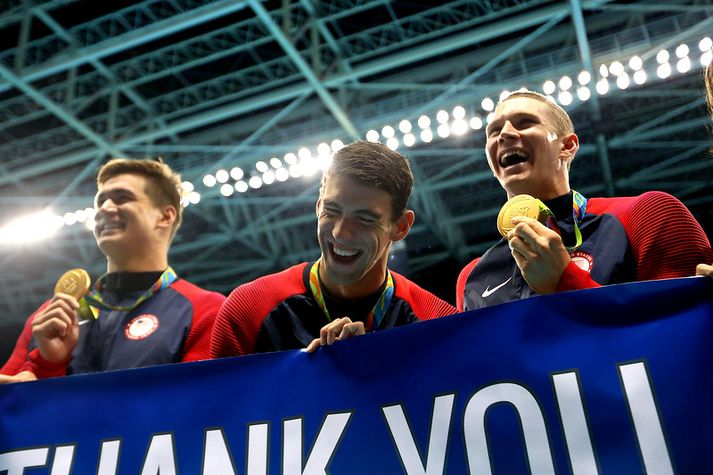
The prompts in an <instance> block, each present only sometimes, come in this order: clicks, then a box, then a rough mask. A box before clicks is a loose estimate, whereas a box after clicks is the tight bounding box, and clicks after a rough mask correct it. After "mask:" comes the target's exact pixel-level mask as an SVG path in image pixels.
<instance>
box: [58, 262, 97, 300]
mask: <svg viewBox="0 0 713 475" xmlns="http://www.w3.org/2000/svg"><path fill="white" fill-rule="evenodd" d="M90 283H91V279H90V278H89V274H88V273H87V271H85V270H84V269H70V270H68V271H67V272H65V273H64V274H62V277H60V278H59V280H57V283H56V284H55V286H54V293H55V294H56V293H58V292H61V293H63V294H67V295H71V296H72V297H74V298H75V300H77V301H78V300H79V299H81V298H82V297H84V296H85V295H87V292H89V284H90Z"/></svg>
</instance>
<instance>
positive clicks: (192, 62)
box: [0, 0, 713, 338]
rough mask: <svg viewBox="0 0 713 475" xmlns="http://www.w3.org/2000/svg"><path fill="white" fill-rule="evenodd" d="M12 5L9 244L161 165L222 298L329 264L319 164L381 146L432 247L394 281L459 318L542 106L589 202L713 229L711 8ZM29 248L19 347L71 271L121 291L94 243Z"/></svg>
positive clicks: (16, 287)
mask: <svg viewBox="0 0 713 475" xmlns="http://www.w3.org/2000/svg"><path fill="white" fill-rule="evenodd" d="M3 3H4V5H3V8H2V9H0V10H2V11H3V13H1V14H0V31H1V32H2V38H3V40H2V43H3V44H2V49H1V51H0V203H1V204H2V206H0V225H2V224H4V223H7V222H9V221H10V220H12V219H13V218H16V217H19V216H23V215H26V214H28V213H32V212H37V211H40V210H43V209H51V210H52V211H53V212H54V213H57V214H59V215H60V216H63V215H65V214H67V217H66V219H67V223H69V222H71V221H72V220H76V219H79V220H82V219H84V218H85V216H83V215H82V213H80V214H79V215H77V214H74V213H75V211H76V210H84V209H85V208H88V207H89V208H90V207H91V206H92V201H93V196H94V192H95V184H94V176H95V173H96V171H97V169H98V166H99V165H100V164H102V163H103V162H104V161H106V160H107V159H108V158H109V157H112V156H126V157H135V158H139V157H152V156H161V157H163V158H164V160H165V161H167V162H168V163H169V164H170V165H171V166H172V167H173V168H174V169H176V170H178V171H180V172H181V174H182V176H183V178H184V179H185V180H187V181H190V182H191V183H192V184H193V188H194V191H195V192H196V193H198V194H199V195H200V201H199V202H197V203H195V204H190V205H189V206H188V207H187V208H186V210H185V212H186V216H185V222H184V225H183V227H182V229H181V230H180V231H179V235H178V236H177V238H176V240H175V242H174V245H173V248H172V252H171V261H172V263H173V265H174V267H175V268H176V269H177V270H178V272H179V274H181V275H182V276H184V277H186V278H189V279H190V280H192V281H193V282H196V283H198V284H200V285H203V286H205V287H208V288H212V289H215V290H219V291H222V292H226V293H227V292H229V291H230V290H231V289H232V288H233V287H235V286H236V285H237V284H239V283H241V282H244V281H247V280H250V279H253V278H255V277H257V276H259V275H262V274H265V273H269V272H272V271H274V270H277V269H280V268H283V267H286V266H288V265H290V264H293V263H296V262H300V261H302V260H305V259H313V258H315V257H316V256H318V252H319V251H318V247H317V243H316V239H315V216H314V202H315V199H316V195H317V189H318V176H319V173H315V169H316V166H317V165H316V163H315V161H316V162H318V161H319V160H318V159H319V156H320V153H322V154H323V153H324V152H325V147H328V146H337V145H338V144H339V142H341V143H348V142H350V141H352V140H355V139H357V138H364V137H366V136H367V133H369V137H370V138H374V139H378V140H383V141H387V140H389V139H390V141H391V144H392V145H393V146H398V147H399V150H400V151H401V152H403V153H404V154H405V155H406V156H408V157H409V158H410V160H411V164H412V166H413V170H414V174H415V176H416V186H415V189H414V193H413V196H412V200H411V207H412V208H414V209H415V211H416V215H417V220H416V225H415V227H414V229H413V230H412V232H411V234H410V235H409V236H408V238H407V239H406V242H405V246H404V247H400V248H398V249H395V253H394V254H395V259H397V260H398V261H399V262H398V265H400V266H402V268H404V269H406V273H407V274H408V275H410V276H412V277H413V278H414V279H415V280H416V281H417V282H420V283H421V284H422V285H424V286H425V287H427V288H432V289H433V290H435V291H437V292H438V293H441V295H443V296H444V297H445V298H448V299H449V300H451V301H452V300H453V292H454V290H453V284H454V282H455V277H456V275H457V272H458V271H459V269H460V267H461V266H462V265H463V264H465V262H466V261H467V260H468V258H469V257H472V256H474V255H478V254H480V253H482V252H483V251H484V250H485V249H487V248H488V247H489V246H490V245H491V244H492V243H493V242H494V241H495V240H496V239H497V238H498V234H497V231H496V230H495V225H494V222H495V217H496V215H497V212H498V210H499V208H500V206H501V204H502V203H503V202H504V200H505V195H504V193H503V191H502V190H501V189H500V187H499V185H498V183H497V182H496V181H495V180H494V179H493V178H492V175H491V173H490V171H489V169H488V166H487V163H486V160H485V156H484V152H483V144H484V136H483V135H484V134H483V125H482V124H483V122H484V121H486V118H487V113H488V109H489V108H490V107H491V105H492V101H497V99H498V96H499V95H500V94H501V93H502V92H503V91H507V90H514V89H518V88H521V87H526V88H529V89H533V90H537V91H543V87H544V88H546V89H548V90H547V91H546V92H548V93H551V94H552V95H553V96H554V97H555V99H557V100H558V101H560V102H561V103H562V104H563V105H565V107H566V108H567V109H568V111H569V112H570V113H571V115H572V117H573V120H574V123H575V126H576V128H577V131H578V134H579V135H580V141H581V143H582V148H581V151H580V153H579V154H578V156H577V158H576V160H575V162H574V165H573V169H572V179H571V182H572V184H573V187H574V188H575V189H577V190H579V191H581V192H582V193H584V194H585V195H598V196H602V195H615V194H616V195H631V194H639V193H641V192H643V191H646V190H650V189H660V190H665V191H668V192H670V193H672V194H674V195H676V196H677V197H679V198H680V199H682V200H683V201H684V202H685V203H686V204H687V205H688V206H689V208H690V209H691V210H692V211H693V212H694V214H695V215H696V217H697V218H698V219H699V220H700V221H701V222H702V223H703V225H704V227H705V228H706V229H707V230H708V232H709V233H710V232H711V230H712V229H713V213H712V212H711V204H712V203H713V198H712V197H711V196H712V195H711V193H710V192H709V190H710V187H711V183H713V166H711V165H713V163H712V158H711V155H710V154H709V153H707V150H708V149H709V147H710V145H711V136H710V131H709V125H710V123H709V117H708V116H707V113H706V109H705V105H704V99H703V97H704V96H703V82H702V67H701V62H700V61H701V56H702V55H703V59H704V61H705V60H706V58H708V60H710V51H709V49H710V47H711V45H710V36H711V34H710V32H711V31H713V6H711V4H710V2H707V1H673V0H672V1H664V2H649V1H608V0H570V1H568V2H562V1H546V0H508V1H500V0H454V1H449V2H403V1H388V0H363V1H354V0H333V1H329V2H315V1H313V0H299V1H297V0H293V1H288V0H284V1H281V2H278V1H267V2H261V1H259V0H247V1H238V0H213V1H207V0H206V1H194V0H146V1H142V2H133V1H112V2H92V1H75V0H47V1H36V2H22V1H7V2H3ZM706 36H708V37H709V38H708V40H706V39H705V38H706ZM706 47H707V48H708V49H707V50H706ZM702 49H703V50H706V51H708V53H706V52H705V51H703V50H702ZM705 54H707V55H708V56H705ZM632 58H638V59H633V60H632ZM686 58H687V59H686ZM667 68H668V70H667ZM548 81H550V82H548ZM546 82H547V84H546V85H545V83H546ZM597 88H598V89H597ZM605 88H606V90H605ZM489 101H490V102H489ZM458 106H460V107H458ZM439 111H440V112H439ZM422 116H423V117H426V118H428V122H430V124H428V125H427V124H426V122H427V120H426V119H421V120H419V118H421V117H422ZM439 126H440V128H439ZM425 130H428V131H429V132H424V131H425ZM369 131H372V132H369ZM429 133H430V137H429ZM335 141H336V142H335ZM320 144H326V145H321V146H320ZM234 168H236V170H234V171H233V169H234ZM237 168H239V169H240V171H238V170H237ZM279 169H282V171H278V170H279ZM218 170H225V172H228V173H223V176H221V174H220V173H219V174H218V179H219V180H220V181H218V179H216V173H217V172H218ZM231 171H233V173H232V176H231V174H230V172H231ZM206 175H212V176H213V179H212V180H213V181H217V183H216V184H213V185H212V186H208V185H211V181H210V180H211V179H210V178H209V179H206V181H205V182H204V177H205V176H206ZM226 175H227V177H226ZM285 175H287V179H284V178H285ZM283 179H284V180H283ZM223 181H224V183H223ZM206 183H207V184H206ZM221 185H226V186H225V187H224V188H230V189H231V190H232V194H231V195H230V196H224V195H223V194H221ZM223 191H224V192H227V191H228V190H223ZM194 196H196V195H194ZM26 237H27V238H26V239H23V241H24V242H23V243H22V244H19V245H17V244H15V245H10V244H2V245H0V262H2V270H3V272H2V275H0V280H1V282H0V284H1V285H0V294H1V295H2V299H1V301H2V304H1V305H2V313H3V317H2V324H3V325H7V324H9V323H11V324H14V325H17V324H19V323H21V322H22V321H23V320H24V319H25V317H26V316H27V315H28V314H29V312H30V311H32V310H33V309H34V308H35V307H36V306H37V305H38V304H39V303H40V302H41V301H42V300H43V299H45V298H47V297H49V296H50V294H51V290H52V288H53V285H54V282H55V280H56V279H57V277H58V276H59V275H61V274H62V273H63V272H64V271H65V270H66V269H68V268H72V267H84V268H86V269H87V270H89V272H90V273H91V274H92V276H94V277H95V278H96V277H97V276H99V275H100V274H101V273H102V272H103V271H104V269H105V263H104V260H103V256H102V255H101V254H100V253H99V252H98V250H97V249H96V245H95V243H94V239H93V237H92V234H91V232H89V231H88V230H87V228H86V227H85V226H83V225H82V224H81V223H79V224H73V225H65V226H63V227H62V228H61V229H59V230H58V232H57V234H55V235H54V237H52V238H51V239H48V240H43V241H38V242H29V241H30V238H31V237H32V233H29V234H28V235H27V236H26ZM5 333H6V332H5ZM9 338H14V335H10V337H9Z"/></svg>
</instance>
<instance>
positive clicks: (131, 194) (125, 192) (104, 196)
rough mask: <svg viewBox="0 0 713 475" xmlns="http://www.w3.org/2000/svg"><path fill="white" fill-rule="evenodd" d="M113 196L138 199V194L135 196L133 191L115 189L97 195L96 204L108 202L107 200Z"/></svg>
mask: <svg viewBox="0 0 713 475" xmlns="http://www.w3.org/2000/svg"><path fill="white" fill-rule="evenodd" d="M112 196H114V197H116V196H129V197H133V198H136V194H134V192H133V191H131V190H128V189H126V188H114V189H112V190H107V191H100V192H99V193H97V195H96V196H95V197H94V202H95V203H97V202H99V201H102V200H106V199H107V198H109V197H112Z"/></svg>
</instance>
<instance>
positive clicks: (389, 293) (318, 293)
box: [309, 260, 394, 331]
mask: <svg viewBox="0 0 713 475" xmlns="http://www.w3.org/2000/svg"><path fill="white" fill-rule="evenodd" d="M309 287H310V290H312V295H313V296H314V299H315V300H316V301H317V305H319V308H320V309H322V312H323V313H324V315H325V316H326V317H327V321H329V322H331V321H332V317H331V316H330V315H329V310H327V303H326V302H325V300H324V293H323V292H322V286H321V285H320V283H319V260H317V261H316V262H315V263H314V264H312V268H311V269H310V271H309ZM393 296H394V279H393V278H392V277H391V272H389V269H386V286H385V287H384V291H383V292H382V293H381V297H379V300H378V301H377V302H376V305H374V308H372V309H371V311H370V312H369V315H368V316H367V318H366V322H364V328H365V330H366V331H371V330H372V329H376V328H379V324H380V323H381V320H383V318H384V315H385V314H386V310H387V309H388V308H389V304H390V303H391V299H392V298H393Z"/></svg>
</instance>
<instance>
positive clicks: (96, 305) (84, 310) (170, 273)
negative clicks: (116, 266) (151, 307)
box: [79, 266, 178, 319]
mask: <svg viewBox="0 0 713 475" xmlns="http://www.w3.org/2000/svg"><path fill="white" fill-rule="evenodd" d="M176 279H178V275H177V274H176V271H175V270H173V268H172V267H170V266H169V267H168V268H167V269H166V270H165V271H163V273H162V274H161V276H160V277H159V278H158V280H157V281H156V282H155V283H154V284H153V285H152V286H151V287H150V288H149V289H148V290H147V291H146V292H145V293H144V294H143V295H141V296H140V297H139V298H138V299H136V300H135V301H134V303H132V304H131V305H128V306H118V305H109V304H108V303H106V302H104V300H103V299H102V297H101V294H100V292H101V291H102V290H103V289H104V281H105V280H106V274H104V275H103V276H101V277H99V280H97V283H96V285H95V286H94V289H93V290H92V291H91V292H89V293H88V294H87V295H85V296H84V297H82V298H81V299H80V300H79V314H80V316H81V317H82V318H88V317H93V318H95V319H96V318H99V309H102V310H120V311H122V312H128V311H131V310H133V309H135V308H136V307H138V306H139V305H141V303H143V302H144V301H146V300H147V299H148V298H150V297H151V296H152V295H154V294H156V293H157V292H158V291H160V290H161V289H165V288H166V287H168V286H169V285H171V284H172V283H173V282H174V281H175V280H176Z"/></svg>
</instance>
